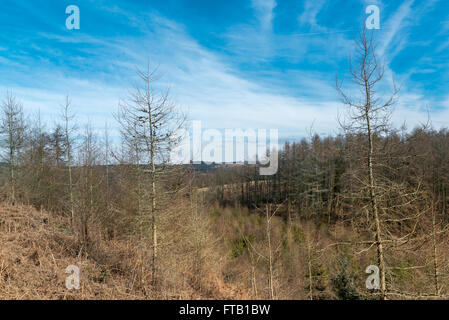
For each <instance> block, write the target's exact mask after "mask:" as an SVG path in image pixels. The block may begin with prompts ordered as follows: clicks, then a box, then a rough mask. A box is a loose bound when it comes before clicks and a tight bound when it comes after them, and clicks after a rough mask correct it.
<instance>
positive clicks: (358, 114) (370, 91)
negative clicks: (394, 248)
mask: <svg viewBox="0 0 449 320" xmlns="http://www.w3.org/2000/svg"><path fill="white" fill-rule="evenodd" d="M375 50H376V48H375V44H374V41H373V38H372V36H370V35H368V34H367V31H366V29H363V31H362V32H361V34H360V39H359V40H358V41H357V42H356V62H357V63H356V65H355V66H353V65H351V67H350V75H351V78H352V81H353V83H354V84H355V86H356V87H358V88H359V89H360V93H361V97H360V98H356V99H354V98H351V97H349V96H348V95H347V94H346V93H344V92H343V90H342V89H341V83H339V82H338V81H337V90H338V92H339V93H340V94H341V97H342V101H343V103H344V104H345V105H346V106H347V107H348V117H347V120H348V121H346V122H341V125H342V127H343V129H344V130H345V132H346V133H349V134H362V135H364V136H366V138H367V139H366V146H367V149H366V153H365V160H366V175H367V177H368V181H367V183H366V188H367V190H368V194H369V195H368V197H369V207H370V210H371V214H372V217H373V219H374V225H375V226H374V232H375V242H376V247H377V259H378V264H379V270H380V285H381V295H382V299H385V298H386V280H385V272H386V269H385V259H384V243H383V241H382V225H381V218H380V213H379V211H380V208H379V205H378V197H379V190H380V189H381V187H380V184H379V181H378V180H377V177H376V175H375V170H374V168H375V166H376V165H377V163H376V161H378V158H377V156H378V152H379V148H378V146H377V145H376V144H375V139H376V138H377V137H379V136H382V135H383V134H385V133H387V132H388V130H389V120H390V115H391V108H392V106H393V105H394V103H395V101H396V95H397V89H396V87H394V92H393V94H392V95H391V96H389V97H388V98H387V99H386V100H382V99H380V98H378V97H377V95H376V93H377V92H376V89H377V85H378V84H379V82H380V81H381V80H382V78H383V77H384V67H383V65H382V64H381V63H380V62H379V61H378V59H377V58H376V53H375Z"/></svg>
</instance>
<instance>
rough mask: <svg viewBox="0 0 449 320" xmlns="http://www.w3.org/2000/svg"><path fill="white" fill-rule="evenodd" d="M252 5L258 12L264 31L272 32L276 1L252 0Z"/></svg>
mask: <svg viewBox="0 0 449 320" xmlns="http://www.w3.org/2000/svg"><path fill="white" fill-rule="evenodd" d="M251 5H252V7H253V8H254V10H255V11H256V15H257V17H258V19H259V22H260V26H261V28H262V30H265V31H267V30H271V29H272V27H273V26H272V22H273V10H274V8H275V7H276V0H251Z"/></svg>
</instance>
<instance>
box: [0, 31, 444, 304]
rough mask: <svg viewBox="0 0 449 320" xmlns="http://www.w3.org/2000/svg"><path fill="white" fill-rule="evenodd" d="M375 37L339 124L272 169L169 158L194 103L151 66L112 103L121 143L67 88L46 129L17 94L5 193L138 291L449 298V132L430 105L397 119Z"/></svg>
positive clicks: (9, 114)
mask: <svg viewBox="0 0 449 320" xmlns="http://www.w3.org/2000/svg"><path fill="white" fill-rule="evenodd" d="M370 35H371V34H370V33H369V32H367V30H364V31H363V32H361V35H360V39H358V40H357V42H356V47H355V49H354V57H353V59H352V63H351V69H350V71H349V73H348V77H347V78H349V79H350V80H351V81H350V82H349V81H344V82H343V81H341V80H340V79H337V81H336V85H335V86H336V92H337V94H339V96H340V97H341V101H342V105H344V106H346V109H345V113H344V114H342V115H341V116H340V117H339V123H336V124H335V126H336V127H339V128H340V132H341V133H340V134H338V135H335V136H327V137H323V136H320V135H317V134H314V133H311V135H310V137H307V138H302V139H298V140H297V141H296V142H286V143H285V144H284V145H283V146H282V147H281V148H280V150H279V154H278V164H279V166H278V170H277V172H276V174H274V175H270V176H261V175H260V174H259V168H260V166H261V165H259V164H240V165H232V164H231V165H211V166H210V168H211V170H207V167H208V166H204V167H205V168H206V169H205V168H204V167H201V166H195V165H174V164H172V163H170V159H169V157H168V155H169V152H170V150H172V149H173V147H174V146H175V145H176V143H177V142H178V141H179V139H178V137H177V136H176V132H177V130H178V129H179V128H182V127H183V126H185V123H186V120H187V119H188V115H185V114H184V113H183V112H182V110H181V109H180V108H179V107H178V106H177V105H176V104H174V103H173V102H172V100H171V98H170V94H169V91H168V90H167V91H158V90H155V89H154V86H153V81H156V80H157V78H155V74H154V73H153V71H152V69H151V68H150V66H148V67H147V68H146V69H143V70H142V71H139V72H138V77H139V79H140V83H139V86H138V87H137V88H135V89H134V91H132V93H131V94H130V96H129V97H127V98H125V99H123V100H122V101H120V103H119V108H118V110H117V111H116V112H115V113H114V117H115V119H116V120H117V124H118V126H119V127H120V136H121V141H120V142H119V143H118V144H117V143H114V144H112V143H111V138H110V132H109V131H108V128H107V127H106V129H105V130H104V131H103V132H99V131H98V130H95V129H94V128H93V127H92V125H91V124H89V123H88V124H86V125H80V124H79V122H78V120H77V116H78V115H77V114H76V107H75V106H74V105H72V102H71V98H70V97H67V98H66V99H65V101H64V103H63V104H62V106H61V109H60V112H59V114H55V115H54V125H52V126H51V127H49V126H48V125H46V124H44V123H43V121H41V120H40V117H39V116H36V115H30V114H27V112H26V106H23V105H22V104H21V102H20V97H17V96H16V95H14V93H13V92H8V93H6V94H5V95H4V97H3V99H2V102H1V110H0V135H1V141H0V142H1V147H2V151H3V165H2V166H1V168H0V169H1V186H2V188H1V196H2V198H3V199H2V200H3V201H4V202H5V203H6V204H7V205H8V206H11V207H17V206H23V205H29V206H32V207H34V208H35V209H36V210H37V212H40V213H41V214H42V215H43V216H45V217H46V219H50V220H52V221H53V222H54V223H56V222H57V223H56V224H55V226H57V229H58V230H59V232H61V233H64V234H66V235H69V236H70V237H72V238H73V239H74V241H73V245H72V247H71V249H70V250H69V251H68V252H69V255H70V259H72V261H73V263H72V264H75V265H76V264H77V263H82V261H90V263H92V264H93V265H94V266H100V267H101V268H100V269H101V270H102V271H101V274H102V276H101V277H96V278H95V279H94V280H92V279H89V281H99V282H102V283H105V284H106V285H111V286H112V283H115V282H114V281H113V279H114V278H115V277H122V278H124V279H125V280H124V281H123V282H121V284H120V286H121V289H120V290H121V291H120V292H126V293H128V294H130V295H131V294H132V295H133V297H134V298H142V299H179V298H192V297H193V298H195V297H202V298H210V299H220V298H223V297H225V298H230V299H232V298H247V299H311V300H315V299H444V298H447V297H448V295H449V288H448V281H449V278H448V274H449V243H448V228H449V209H448V206H449V195H448V192H449V130H448V129H447V128H442V129H435V128H433V126H432V121H431V120H432V119H431V118H430V117H429V118H428V119H422V125H421V126H418V127H416V128H406V127H401V128H394V127H393V126H392V124H391V114H392V112H394V105H395V103H396V101H397V99H398V98H400V91H399V90H397V89H396V86H395V85H394V84H392V85H391V86H390V87H391V90H389V91H388V92H385V91H384V90H383V89H382V90H380V89H378V87H379V85H380V84H381V83H383V81H385V79H384V68H383V66H382V63H381V61H380V60H379V59H378V58H377V57H376V54H375V52H376V51H375V42H374V40H373V39H372V38H371V36H370ZM348 87H349V89H348ZM348 92H349V93H348ZM55 221H56V222H55ZM55 228H56V227H55ZM125 243H126V244H127V245H126V246H125V245H124V244H125ZM114 246H115V247H117V248H118V247H120V248H122V249H123V250H122V251H121V254H120V255H118V253H117V256H115V257H113V258H115V259H112V258H111V251H108V249H106V248H111V247H114ZM125 247H126V249H124V248H125ZM106 253H107V254H106ZM112 255H114V254H112ZM70 259H69V260H70ZM111 261H114V262H111ZM11 263H12V262H11ZM373 266H374V267H376V268H374V269H376V270H377V271H378V283H376V281H375V283H374V287H369V286H368V285H367V281H366V280H367V278H368V277H369V276H370V274H372V272H373V270H374V269H372V267H373ZM49 272H50V271H49ZM0 281H2V282H3V283H2V284H1V285H0V286H3V287H4V288H5V287H7V286H8V281H10V280H8V278H3V280H0ZM83 281H84V280H82V281H81V285H83ZM61 286H63V283H61ZM0 290H1V289H0ZM114 292H115V291H112V293H109V294H110V295H109V296H108V297H113V296H114ZM0 294H1V291H0ZM49 297H50V298H52V296H51V295H50V296H49ZM120 297H122V296H120ZM0 298H2V296H0ZM74 298H77V296H76V293H74ZM79 298H82V297H79Z"/></svg>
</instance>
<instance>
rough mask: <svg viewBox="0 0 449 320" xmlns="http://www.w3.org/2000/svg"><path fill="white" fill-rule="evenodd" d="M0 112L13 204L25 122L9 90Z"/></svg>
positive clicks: (0, 132) (3, 145) (2, 139)
mask: <svg viewBox="0 0 449 320" xmlns="http://www.w3.org/2000/svg"><path fill="white" fill-rule="evenodd" d="M0 112H1V120H0V135H1V141H0V142H1V146H2V147H3V148H4V149H6V152H5V154H4V155H3V157H4V158H5V159H6V161H7V163H8V170H9V184H10V200H11V202H12V203H13V204H14V203H15V201H16V179H17V177H16V175H17V172H16V169H17V165H18V160H19V156H20V152H21V150H22V148H23V146H24V142H25V131H26V124H25V118H24V114H23V106H22V104H21V103H20V102H19V101H17V99H16V97H15V96H14V95H13V94H12V93H10V92H7V93H6V97H5V99H4V100H3V102H2V104H1V110H0Z"/></svg>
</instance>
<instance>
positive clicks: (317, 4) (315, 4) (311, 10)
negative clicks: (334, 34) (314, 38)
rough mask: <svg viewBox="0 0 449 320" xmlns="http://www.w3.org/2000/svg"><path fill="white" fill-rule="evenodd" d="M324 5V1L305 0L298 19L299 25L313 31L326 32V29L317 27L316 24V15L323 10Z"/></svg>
mask: <svg viewBox="0 0 449 320" xmlns="http://www.w3.org/2000/svg"><path fill="white" fill-rule="evenodd" d="M325 3H326V1H325V0H306V1H305V2H304V11H303V13H302V14H301V15H300V16H299V18H298V21H299V23H301V24H303V25H308V26H310V28H311V30H313V31H321V32H325V31H327V28H325V27H323V26H321V25H319V24H318V22H317V15H318V13H319V12H320V11H321V9H323V7H324V5H325Z"/></svg>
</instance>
